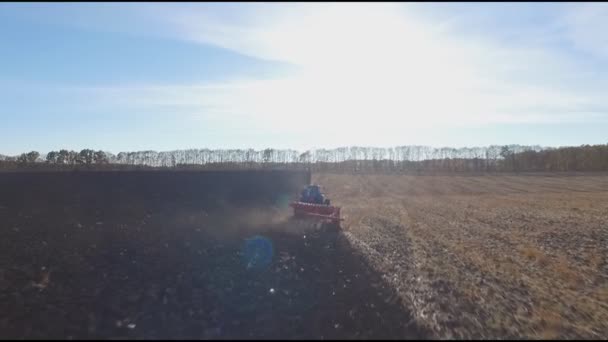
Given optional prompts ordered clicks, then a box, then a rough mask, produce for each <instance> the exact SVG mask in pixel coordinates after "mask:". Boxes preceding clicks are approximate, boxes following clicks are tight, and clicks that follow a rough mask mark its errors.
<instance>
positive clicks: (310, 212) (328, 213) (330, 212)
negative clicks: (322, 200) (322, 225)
mask: <svg viewBox="0 0 608 342" xmlns="http://www.w3.org/2000/svg"><path fill="white" fill-rule="evenodd" d="M289 206H290V207H292V208H293V215H294V216H295V217H297V218H304V217H311V218H319V219H323V220H327V221H328V222H330V223H333V224H340V221H343V220H344V219H342V218H340V207H334V206H331V205H325V204H315V203H305V202H291V203H290V204H289Z"/></svg>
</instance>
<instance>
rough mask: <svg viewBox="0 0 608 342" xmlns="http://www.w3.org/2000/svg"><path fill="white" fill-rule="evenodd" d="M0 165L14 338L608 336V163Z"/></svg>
mask: <svg viewBox="0 0 608 342" xmlns="http://www.w3.org/2000/svg"><path fill="white" fill-rule="evenodd" d="M309 178H310V174H308V173H306V172H288V171H238V172H237V171H234V172H219V171H203V172H201V171H162V172H161V171H158V172H156V171H128V172H108V171H103V172H95V171H89V172H31V173H28V172H5V173H0V189H1V191H0V250H2V254H1V257H0V338H137V339H139V338H151V339H155V338H220V339H224V338H271V339H274V338H289V339H291V338H311V339H321V338H347V339H353V338H355V339H362V338H390V339H395V338H396V339H407V338H433V337H435V338H508V337H511V338H541V339H542V338H575V337H581V338H589V339H597V338H606V337H608V323H606V322H608V263H607V260H606V258H607V257H606V256H607V255H608V175H606V174H599V173H594V174H592V173H589V174H563V173H562V174H541V173H536V174H520V175H511V174H502V175H477V176H473V175H470V176H439V175H437V176H406V175H401V176H398V175H345V174H330V173H322V174H313V175H312V180H313V182H316V183H319V184H321V185H322V186H323V187H324V190H325V191H326V192H327V193H328V195H329V196H330V198H331V200H332V203H334V204H336V205H339V206H341V207H342V208H343V209H342V213H343V215H344V216H345V218H346V220H345V221H344V223H343V225H342V226H343V228H344V229H343V231H342V232H341V233H336V232H332V231H324V230H319V229H317V228H315V227H311V226H307V225H299V224H295V223H294V222H292V221H290V220H289V216H290V210H289V208H288V207H287V203H288V202H289V200H290V199H291V198H292V197H293V196H294V195H296V194H297V192H298V190H299V189H300V188H301V186H302V185H304V184H306V183H308V182H309Z"/></svg>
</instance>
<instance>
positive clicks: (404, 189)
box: [313, 173, 608, 339]
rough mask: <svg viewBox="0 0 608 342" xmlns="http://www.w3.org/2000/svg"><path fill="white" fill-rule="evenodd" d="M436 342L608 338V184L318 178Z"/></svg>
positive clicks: (572, 177)
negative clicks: (446, 340) (444, 341)
mask: <svg viewBox="0 0 608 342" xmlns="http://www.w3.org/2000/svg"><path fill="white" fill-rule="evenodd" d="M313 181H314V182H317V183H319V184H322V185H323V186H325V190H326V191H327V192H328V193H329V194H331V196H332V200H333V201H334V203H337V204H339V205H341V206H343V208H344V209H343V213H344V215H345V216H346V223H345V225H344V226H345V232H344V235H345V237H346V238H347V239H348V240H349V241H350V243H351V245H353V246H356V248H357V249H358V250H360V251H363V252H364V254H365V255H366V258H367V260H368V261H369V262H370V264H371V265H372V266H373V267H374V268H375V269H376V270H377V271H379V272H380V273H381V274H383V277H384V279H385V280H386V281H387V282H389V283H390V284H391V286H392V287H393V288H395V289H396V291H397V292H398V294H399V296H400V298H401V300H402V303H403V305H404V306H406V307H409V308H411V310H412V312H413V314H414V316H415V317H416V320H417V321H418V322H419V324H421V325H422V326H424V327H425V328H427V329H429V330H430V331H432V333H433V335H434V336H437V337H440V338H507V337H510V338H522V337H523V338H533V339H537V338H540V339H544V338H559V339H562V338H566V339H571V338H576V337H580V338H586V339H598V338H599V339H605V338H607V337H608V263H607V257H608V176H607V175H606V174H597V173H596V174H563V173H562V174H540V173H539V174H525V175H512V174H506V175H489V176H391V175H339V174H317V175H313Z"/></svg>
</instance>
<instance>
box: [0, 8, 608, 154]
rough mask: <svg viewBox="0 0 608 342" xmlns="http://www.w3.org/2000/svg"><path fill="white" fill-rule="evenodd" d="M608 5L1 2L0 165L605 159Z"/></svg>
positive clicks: (607, 138)
mask: <svg viewBox="0 0 608 342" xmlns="http://www.w3.org/2000/svg"><path fill="white" fill-rule="evenodd" d="M607 76H608V4H606V3H576V2H572V3H169V2H167V3H156V2H151V3H0V154H8V155H14V154H18V153H22V152H26V151H30V150H37V151H40V152H42V153H46V152H48V151H50V150H59V149H62V148H66V149H73V150H81V149H83V148H93V149H96V150H97V149H101V150H104V151H110V152H114V153H117V152H120V151H137V150H156V151H168V150H176V149H189V148H212V149H216V148H217V149H220V148H254V149H263V148H267V147H272V148H291V149H297V150H300V151H303V150H307V149H312V148H334V147H340V146H352V145H357V146H375V147H391V146H401V145H428V146H433V147H443V146H450V147H464V146H469V147H472V146H488V145H496V144H498V145H503V144H522V145H541V146H556V147H557V146H572V145H581V144H606V143H608V133H607V132H608V95H606V94H607V93H606V89H608V87H607V86H608V77H607Z"/></svg>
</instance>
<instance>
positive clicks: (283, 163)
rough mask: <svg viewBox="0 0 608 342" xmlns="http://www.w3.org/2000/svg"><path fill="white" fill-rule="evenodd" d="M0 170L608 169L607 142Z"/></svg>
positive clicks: (235, 154) (139, 158) (229, 153)
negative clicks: (572, 145) (80, 168)
mask: <svg viewBox="0 0 608 342" xmlns="http://www.w3.org/2000/svg"><path fill="white" fill-rule="evenodd" d="M0 159H3V160H0V168H5V169H6V168H19V167H36V168H45V167H46V168H70V167H85V168H96V169H99V168H101V169H108V168H114V169H130V168H138V169H142V168H144V169H176V168H177V169H262V168H274V169H308V170H311V171H314V172H355V173H356V172H388V173H394V172H398V173H433V172H447V173H452V172H534V171H608V144H606V145H582V146H575V147H560V148H541V147H540V146H521V145H504V146H496V145H495V146H489V147H473V148H447V147H446V148H433V147H428V146H400V147H393V148H374V147H357V146H354V147H341V148H336V149H316V150H310V151H306V152H303V153H300V152H298V151H295V150H279V149H265V150H253V149H247V150H242V149H241V150H239V149H226V150H210V149H189V150H178V151H166V152H156V151H138V152H121V153H118V155H114V154H112V153H109V152H104V151H94V150H92V149H83V150H82V151H80V152H75V151H71V150H65V149H62V150H60V151H51V152H49V153H47V154H46V155H45V156H44V157H41V156H40V154H39V153H38V152H36V151H31V152H29V153H23V154H21V155H20V156H18V157H0Z"/></svg>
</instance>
